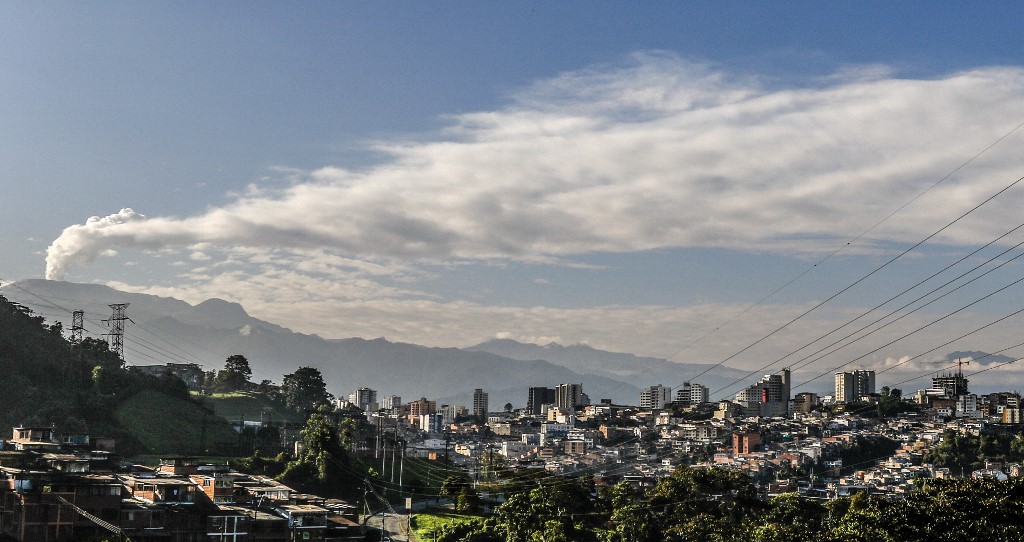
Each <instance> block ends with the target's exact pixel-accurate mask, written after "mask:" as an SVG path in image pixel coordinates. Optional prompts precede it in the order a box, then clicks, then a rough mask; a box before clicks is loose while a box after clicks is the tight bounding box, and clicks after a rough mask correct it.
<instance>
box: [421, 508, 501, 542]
mask: <svg viewBox="0 0 1024 542" xmlns="http://www.w3.org/2000/svg"><path fill="white" fill-rule="evenodd" d="M482 519H483V518H482V517H480V516H471V515H468V514H458V513H455V512H449V511H447V510H443V509H434V510H430V511H428V512H424V513H421V514H416V515H414V516H413V517H412V528H413V530H414V531H415V532H416V538H418V539H420V540H434V538H435V537H436V536H444V532H445V530H448V531H452V530H454V528H456V527H461V526H472V525H473V524H474V523H475V522H479V521H482Z"/></svg>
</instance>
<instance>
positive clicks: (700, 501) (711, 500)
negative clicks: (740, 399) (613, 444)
mask: <svg viewBox="0 0 1024 542" xmlns="http://www.w3.org/2000/svg"><path fill="white" fill-rule="evenodd" d="M1022 500H1024V479H1013V480H1010V481H1008V482H997V481H994V480H969V479H961V480H949V479H929V480H922V481H921V482H919V486H918V490H916V491H915V492H913V493H911V494H910V495H908V496H907V498H906V499H902V500H900V499H897V500H892V499H887V498H873V497H868V496H867V495H865V494H858V495H856V496H854V497H853V498H840V499H836V500H834V501H831V502H829V503H827V504H822V503H819V502H817V501H813V500H807V499H801V498H800V497H798V496H797V495H796V494H787V495H782V496H779V497H775V498H772V499H770V500H768V501H763V500H761V499H759V498H757V492H756V489H755V486H754V484H753V482H752V481H751V480H750V478H749V477H748V476H747V475H746V474H744V473H742V472H738V471H728V470H721V469H691V468H685V467H684V468H681V469H678V470H677V471H676V472H675V473H674V474H672V476H670V477H668V478H665V479H663V480H662V481H660V482H659V483H658V484H657V485H656V486H655V487H654V488H652V489H650V490H649V491H647V492H646V493H644V492H642V491H640V490H638V489H636V488H634V487H631V486H630V485H628V484H625V483H622V484H619V485H617V486H615V487H612V488H606V489H603V490H601V491H600V492H599V493H598V495H597V497H593V496H592V492H591V489H590V488H589V487H588V485H587V484H585V483H583V482H581V481H578V480H572V479H566V478H552V479H549V480H547V481H546V483H545V485H543V486H542V487H538V488H535V489H532V490H529V491H524V492H521V493H517V494H515V495H513V496H512V497H511V498H509V500H508V501H507V502H505V503H504V504H502V505H501V506H499V507H498V508H497V509H496V510H495V513H494V514H493V515H492V516H490V517H487V518H474V517H472V516H460V520H459V521H458V522H454V521H453V522H451V523H445V522H444V521H443V520H442V521H440V523H441V526H440V527H439V528H438V527H437V523H438V522H433V521H431V520H430V519H427V518H424V519H417V522H416V526H417V529H418V532H419V533H420V536H421V539H423V540H433V536H434V535H435V534H436V535H437V540H438V542H533V541H552V542H570V541H571V542H590V541H592V542H626V541H629V542H656V541H657V542H660V541H667V542H698V541H699V542H740V541H743V542H784V541H785V542H798V541H806V542H840V541H848V540H852V541H864V542H868V541H872V542H874V541H881V542H897V541H900V542H925V541H933V540H949V541H953V540H956V541H963V542H973V541H979V542H980V541H986V542H987V541H991V540H1022V539H1024V508H1022V507H1021V506H1020V503H1021V502H1022ZM428 529H430V530H428ZM428 537H429V538H428Z"/></svg>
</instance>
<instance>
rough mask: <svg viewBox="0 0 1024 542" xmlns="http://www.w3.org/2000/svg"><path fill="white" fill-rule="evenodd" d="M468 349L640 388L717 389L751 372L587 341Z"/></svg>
mask: <svg viewBox="0 0 1024 542" xmlns="http://www.w3.org/2000/svg"><path fill="white" fill-rule="evenodd" d="M465 350H468V351H471V352H490V353H492V354H497V355H500V356H504V357H507V358H512V359H519V360H528V359H543V360H545V361H550V362H551V363H554V364H557V365H561V366H563V367H566V368H567V369H570V370H573V371H577V372H583V373H588V374H595V375H601V376H604V377H606V378H610V379H614V380H619V381H622V382H626V383H629V384H632V385H633V386H636V387H638V388H643V387H647V386H652V385H654V384H661V385H663V386H670V387H673V388H677V387H679V386H680V385H682V383H683V382H689V381H693V382H696V383H699V384H703V385H705V386H708V387H709V388H711V389H712V390H716V389H718V388H721V387H725V386H728V385H730V384H732V383H733V382H734V381H736V380H737V379H740V378H744V377H747V375H748V372H746V371H741V370H737V369H733V368H731V367H727V366H724V365H722V366H717V367H712V365H711V364H698V363H680V362H675V361H670V360H667V359H662V358H652V357H641V356H636V355H633V354H627V353H621V352H607V351H604V350H597V349H595V348H593V347H591V346H589V345H585V344H573V345H569V346H563V345H560V344H558V343H549V344H546V345H537V344H529V343H521V342H517V341H514V340H511V339H492V340H490V341H486V342H483V343H480V344H478V345H476V346H471V347H468V348H466V349H465ZM708 369H712V370H710V371H708ZM592 398H593V397H592ZM638 399H639V397H634V398H632V402H636V401H637V400H638Z"/></svg>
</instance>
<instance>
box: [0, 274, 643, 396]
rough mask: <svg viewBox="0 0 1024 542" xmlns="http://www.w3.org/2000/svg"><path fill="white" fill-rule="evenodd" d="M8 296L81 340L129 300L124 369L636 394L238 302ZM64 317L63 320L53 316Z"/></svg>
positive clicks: (609, 383) (617, 384)
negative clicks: (319, 325)
mask: <svg viewBox="0 0 1024 542" xmlns="http://www.w3.org/2000/svg"><path fill="white" fill-rule="evenodd" d="M2 291H3V293H4V295H6V296H7V297H8V298H10V299H12V300H15V301H18V302H21V303H23V304H25V305H27V306H29V307H32V308H36V309H38V310H40V311H44V312H46V313H53V314H54V315H51V314H47V315H46V316H47V318H48V319H49V320H54V319H58V320H60V321H62V323H63V324H64V327H65V329H69V328H70V319H71V316H70V311H73V310H76V309H81V310H84V311H85V312H86V322H87V323H86V331H87V335H92V336H97V335H99V334H100V333H104V332H106V330H105V329H103V327H102V326H103V325H102V323H101V322H100V320H102V319H103V318H106V317H108V316H109V314H110V308H109V307H108V306H107V305H109V304H110V303H129V304H130V305H129V307H128V311H127V314H128V316H130V317H131V318H132V320H133V321H134V322H135V324H131V323H129V324H128V326H127V328H126V337H125V358H126V361H127V362H128V363H129V364H135V365H151V364H158V363H167V362H174V363H184V362H192V363H199V364H200V365H203V366H204V367H205V368H207V369H208V370H210V369H220V368H222V367H223V364H224V360H225V359H226V358H227V357H228V356H230V355H232V354H242V355H244V356H246V357H247V358H248V359H249V362H250V365H251V366H252V369H253V380H254V381H256V382H259V381H260V380H262V379H267V380H271V381H273V382H277V383H280V382H281V378H282V376H283V375H284V374H288V373H291V372H293V371H295V369H297V368H298V367H300V366H311V367H316V368H317V369H319V370H320V371H321V373H322V374H323V376H324V380H325V381H326V383H327V387H328V390H329V391H330V392H331V393H334V394H337V395H347V394H348V393H349V392H351V391H353V390H355V389H356V388H359V387H362V386H367V387H370V388H373V389H375V390H377V391H378V392H379V394H380V395H379V396H380V397H383V396H384V395H399V396H401V398H402V400H403V401H409V400H414V399H418V398H420V397H426V398H428V399H432V400H434V399H436V400H439V401H441V402H449V403H454V404H459V405H468V404H471V402H472V393H473V390H474V389H475V388H481V389H483V390H484V391H486V392H488V393H489V395H490V397H489V399H490V404H491V408H492V409H494V410H500V409H501V407H502V405H504V404H505V403H512V404H513V405H514V406H523V405H525V403H526V398H527V392H528V388H529V387H531V386H549V387H554V386H555V385H557V384H561V383H566V382H572V383H583V384H584V391H585V392H587V393H588V394H591V396H592V397H593V398H594V399H595V400H597V399H598V398H599V397H608V398H611V399H613V400H615V401H616V402H635V401H636V398H637V397H638V394H639V389H638V388H637V387H636V386H634V385H632V384H630V383H627V382H622V381H620V380H618V379H616V378H614V377H611V376H608V375H607V373H606V374H593V373H588V372H585V371H577V370H573V369H571V368H567V367H565V366H562V365H559V364H556V363H552V362H550V361H546V360H540V359H532V360H520V359H511V358H508V357H504V356H501V355H498V354H494V353H490V352H484V351H469V350H460V349H458V348H438V347H426V346H420V345H414V344H406V343H397V342H391V341H387V340H385V339H372V340H367V339H360V338H350V339H330V340H329V339H324V338H321V337H318V336H315V335H304V334H301V333H295V332H292V331H290V330H288V329H287V328H284V327H282V326H278V325H275V324H272V323H269V322H265V321H263V320H260V319H258V318H254V317H252V316H250V315H249V314H248V313H246V311H245V309H244V308H243V307H242V306H241V305H239V304H237V303H231V302H228V301H224V300H219V299H211V300H207V301H204V302H202V303H199V304H197V305H195V306H193V305H190V304H189V303H186V302H184V301H181V300H178V299H173V298H165V297H159V296H153V295H148V294H135V293H128V292H121V291H118V290H115V289H113V288H109V287H107V286H102V285H94V284H75V283H69V282H57V281H45V280H26V281H20V282H17V283H14V284H13V285H6V286H4V287H3V288H2ZM62 310H63V311H67V314H64V315H63V316H62V315H61V314H59V313H60V312H61V311H62Z"/></svg>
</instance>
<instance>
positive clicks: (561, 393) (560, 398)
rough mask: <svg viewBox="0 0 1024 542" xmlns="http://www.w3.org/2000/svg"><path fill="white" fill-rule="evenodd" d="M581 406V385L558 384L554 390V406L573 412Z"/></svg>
mask: <svg viewBox="0 0 1024 542" xmlns="http://www.w3.org/2000/svg"><path fill="white" fill-rule="evenodd" d="M581 404H583V384H559V385H558V386H557V387H556V388H555V406H557V407H558V408H560V409H562V410H566V411H569V412H573V411H575V410H576V407H577V406H580V405H581Z"/></svg>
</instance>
